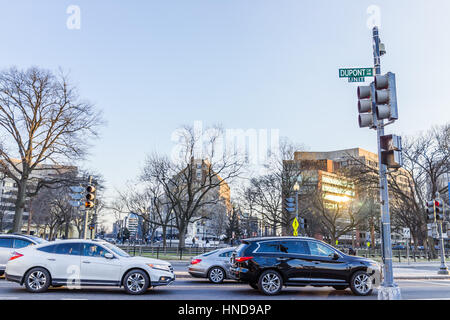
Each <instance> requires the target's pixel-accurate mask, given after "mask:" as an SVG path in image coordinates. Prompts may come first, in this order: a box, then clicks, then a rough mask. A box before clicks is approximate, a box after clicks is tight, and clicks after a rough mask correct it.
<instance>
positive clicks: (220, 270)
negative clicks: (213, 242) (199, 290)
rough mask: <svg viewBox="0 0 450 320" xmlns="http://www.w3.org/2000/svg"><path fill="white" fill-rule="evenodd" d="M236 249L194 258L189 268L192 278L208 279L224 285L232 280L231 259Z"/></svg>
mask: <svg viewBox="0 0 450 320" xmlns="http://www.w3.org/2000/svg"><path fill="white" fill-rule="evenodd" d="M234 249H236V248H235V247H228V248H223V249H217V250H214V251H210V252H207V253H204V254H201V255H198V256H195V257H193V258H192V260H191V263H190V265H189V268H188V272H189V274H190V275H191V276H193V277H196V278H208V279H209V281H211V282H212V283H222V282H223V280H225V279H232V277H231V275H230V266H231V264H230V257H231V254H232V253H233V251H234Z"/></svg>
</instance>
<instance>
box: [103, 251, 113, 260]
mask: <svg viewBox="0 0 450 320" xmlns="http://www.w3.org/2000/svg"><path fill="white" fill-rule="evenodd" d="M105 258H106V259H113V258H114V256H113V254H112V253H109V252H107V253H105Z"/></svg>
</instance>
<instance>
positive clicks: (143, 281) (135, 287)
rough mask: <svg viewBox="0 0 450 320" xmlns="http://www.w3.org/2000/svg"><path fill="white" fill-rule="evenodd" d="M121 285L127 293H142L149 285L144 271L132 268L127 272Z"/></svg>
mask: <svg viewBox="0 0 450 320" xmlns="http://www.w3.org/2000/svg"><path fill="white" fill-rule="evenodd" d="M122 285H123V287H124V289H125V291H126V293H128V294H133V295H138V294H143V293H145V292H146V291H147V289H148V288H149V287H150V279H149V278H148V275H147V273H145V272H144V271H142V270H139V269H134V270H130V271H128V272H127V274H126V275H125V277H124V278H123V283H122Z"/></svg>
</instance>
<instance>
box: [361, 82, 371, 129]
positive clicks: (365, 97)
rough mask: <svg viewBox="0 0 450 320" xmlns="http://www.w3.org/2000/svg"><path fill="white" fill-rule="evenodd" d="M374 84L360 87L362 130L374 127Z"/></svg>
mask: <svg viewBox="0 0 450 320" xmlns="http://www.w3.org/2000/svg"><path fill="white" fill-rule="evenodd" d="M373 91H374V84H373V83H372V84H371V85H370V86H359V87H358V91H357V92H358V112H359V116H358V123H359V127H360V128H365V127H373V126H374V124H375V122H374V117H373V114H372V99H373Z"/></svg>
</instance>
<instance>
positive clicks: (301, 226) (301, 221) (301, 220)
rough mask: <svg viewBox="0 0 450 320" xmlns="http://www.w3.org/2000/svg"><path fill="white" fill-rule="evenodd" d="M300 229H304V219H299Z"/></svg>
mask: <svg viewBox="0 0 450 320" xmlns="http://www.w3.org/2000/svg"><path fill="white" fill-rule="evenodd" d="M300 228H302V229H306V219H304V218H300Z"/></svg>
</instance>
